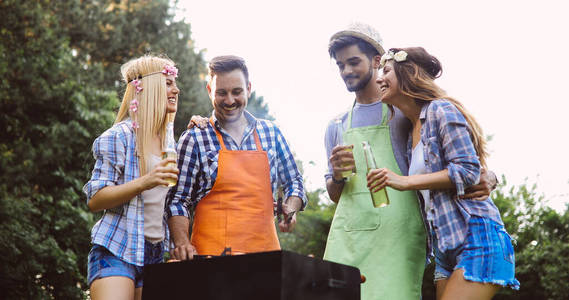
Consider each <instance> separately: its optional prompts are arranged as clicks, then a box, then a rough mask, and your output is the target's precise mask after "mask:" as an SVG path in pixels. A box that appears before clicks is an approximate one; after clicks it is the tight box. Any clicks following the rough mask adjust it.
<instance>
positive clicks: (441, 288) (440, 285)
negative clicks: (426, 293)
mask: <svg viewBox="0 0 569 300" xmlns="http://www.w3.org/2000/svg"><path fill="white" fill-rule="evenodd" d="M447 282H448V279H440V280H437V281H436V282H435V284H436V286H437V300H441V298H442V297H443V294H444V292H445V288H446V286H447Z"/></svg>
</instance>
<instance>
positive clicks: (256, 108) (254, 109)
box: [247, 91, 275, 121]
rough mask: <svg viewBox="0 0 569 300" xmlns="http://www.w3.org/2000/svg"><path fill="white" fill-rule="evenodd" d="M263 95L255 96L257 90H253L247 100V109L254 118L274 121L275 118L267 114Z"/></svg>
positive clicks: (267, 108)
mask: <svg viewBox="0 0 569 300" xmlns="http://www.w3.org/2000/svg"><path fill="white" fill-rule="evenodd" d="M264 100H265V99H264V97H263V96H260V97H257V92H256V91H253V92H252V93H251V96H250V97H249V99H248V100H247V111H248V112H250V113H251V114H253V116H255V117H256V118H259V119H267V120H271V121H274V120H275V118H273V116H271V115H270V114H269V106H268V105H267V104H266V103H265V102H264Z"/></svg>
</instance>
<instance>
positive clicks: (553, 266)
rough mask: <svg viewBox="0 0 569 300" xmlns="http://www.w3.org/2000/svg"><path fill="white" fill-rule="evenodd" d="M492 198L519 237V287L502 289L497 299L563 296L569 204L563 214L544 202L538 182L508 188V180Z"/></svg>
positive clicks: (567, 282)
mask: <svg viewBox="0 0 569 300" xmlns="http://www.w3.org/2000/svg"><path fill="white" fill-rule="evenodd" d="M502 182H503V183H502V184H501V187H500V188H499V189H498V190H497V191H495V192H494V193H493V197H492V199H493V200H494V203H496V206H498V208H499V209H500V212H501V213H502V219H503V220H504V223H505V224H506V229H507V231H508V232H509V233H510V235H511V236H512V238H513V239H514V240H515V241H516V242H515V244H514V250H515V252H516V277H517V279H518V280H519V281H520V282H521V288H520V290H519V291H512V290H510V289H502V290H501V291H500V292H499V294H498V295H496V297H495V299H563V298H565V297H566V295H567V290H568V289H569V264H568V263H567V257H569V208H568V209H566V210H565V212H564V213H562V214H560V213H558V212H556V211H555V210H553V209H551V208H550V207H547V206H545V205H544V204H545V203H544V197H543V196H542V195H538V194H537V192H536V185H535V184H534V185H532V186H528V185H527V184H523V185H520V186H518V187H511V188H509V189H507V190H506V188H505V186H506V180H505V178H503V179H502Z"/></svg>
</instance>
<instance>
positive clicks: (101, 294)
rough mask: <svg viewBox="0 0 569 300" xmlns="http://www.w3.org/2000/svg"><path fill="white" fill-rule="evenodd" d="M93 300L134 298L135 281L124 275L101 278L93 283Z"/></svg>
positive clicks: (128, 299) (125, 299)
mask: <svg viewBox="0 0 569 300" xmlns="http://www.w3.org/2000/svg"><path fill="white" fill-rule="evenodd" d="M90 290H91V299H92V300H99V299H101V300H107V299H109V300H132V299H134V282H133V281H132V279H130V278H128V277H123V276H111V277H105V278H100V279H97V280H95V281H93V283H91V288H90Z"/></svg>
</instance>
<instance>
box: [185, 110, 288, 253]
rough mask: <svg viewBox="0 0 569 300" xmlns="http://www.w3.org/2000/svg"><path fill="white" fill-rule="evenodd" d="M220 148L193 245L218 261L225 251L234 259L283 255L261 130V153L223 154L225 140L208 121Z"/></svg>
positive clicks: (201, 203) (196, 220)
mask: <svg viewBox="0 0 569 300" xmlns="http://www.w3.org/2000/svg"><path fill="white" fill-rule="evenodd" d="M210 123H211V124H212V126H213V128H214V131H215V135H216V136H217V140H218V141H219V144H220V146H221V149H220V150H219V158H218V163H217V166H218V168H217V178H216V180H215V183H214V184H213V187H212V188H211V190H210V191H209V193H208V194H207V195H206V196H205V197H204V198H202V199H201V200H200V201H199V202H198V204H197V207H196V212H195V217H194V224H193V229H192V239H191V240H192V244H193V245H194V246H195V247H196V249H197V251H198V254H200V255H220V254H221V253H222V252H224V250H225V249H226V248H231V251H232V252H236V253H251V252H262V251H273V250H280V244H279V240H278V238H277V231H276V229H275V224H274V217H273V195H272V192H271V180H270V176H271V174H270V169H269V159H268V156H267V152H266V151H263V148H262V147H261V142H260V141H259V136H258V134H257V130H256V129H255V130H254V131H253V132H254V135H255V144H256V145H257V150H253V151H248V150H233V151H229V150H227V149H226V148H225V144H224V142H223V138H222V137H221V134H220V133H219V132H218V131H217V130H216V129H215V126H214V124H213V119H210Z"/></svg>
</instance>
